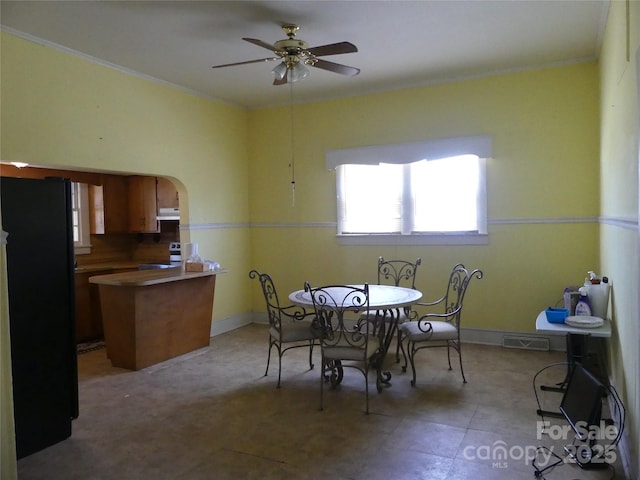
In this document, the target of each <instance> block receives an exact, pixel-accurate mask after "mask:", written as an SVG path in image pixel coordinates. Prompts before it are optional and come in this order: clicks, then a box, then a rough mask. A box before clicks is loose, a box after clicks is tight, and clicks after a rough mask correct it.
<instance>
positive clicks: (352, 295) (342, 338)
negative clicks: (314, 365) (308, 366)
mask: <svg viewBox="0 0 640 480" xmlns="http://www.w3.org/2000/svg"><path fill="white" fill-rule="evenodd" d="M304 288H305V291H306V292H309V293H310V295H311V300H312V302H313V306H314V309H315V314H316V315H315V317H316V318H315V320H314V330H315V332H316V334H317V335H318V337H319V338H320V346H321V351H322V368H321V370H320V410H323V408H324V384H325V382H327V381H328V382H330V383H331V385H332V387H333V388H335V387H337V386H338V385H339V384H340V382H341V381H342V377H343V373H344V368H353V369H356V370H359V371H360V372H361V373H362V374H363V375H364V381H365V413H366V414H369V369H370V367H371V364H372V361H371V360H372V358H373V357H374V355H376V353H377V352H378V351H379V348H380V341H379V338H378V336H377V335H376V333H375V331H376V328H375V322H374V320H373V319H369V318H368V317H363V316H358V315H359V313H360V312H362V311H366V310H368V308H369V285H368V284H365V285H364V286H362V287H356V286H352V285H329V286H323V287H317V288H312V287H311V286H310V285H309V283H308V282H306V283H305V287H304ZM350 313H352V314H355V315H353V316H350V315H349V314H350Z"/></svg>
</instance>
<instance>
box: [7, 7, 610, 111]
mask: <svg viewBox="0 0 640 480" xmlns="http://www.w3.org/2000/svg"><path fill="white" fill-rule="evenodd" d="M608 6H609V0H495V1H494V0H441V1H433V0H422V1H403V0H387V1H380V0H378V1H367V0H360V1H328V0H323V1H317V0H306V1H152V0H146V1H9V0H2V2H0V9H1V10H0V23H1V24H2V28H3V29H4V30H5V31H7V32H10V33H14V34H17V35H20V36H24V37H26V38H28V39H31V40H36V41H44V42H45V43H47V44H54V45H58V46H62V47H63V48H65V49H70V50H73V51H75V52H79V53H80V54H82V55H86V56H90V57H93V58H94V59H99V60H100V61H102V62H106V63H108V64H112V65H114V66H118V68H122V69H125V70H127V71H132V72H136V73H138V74H142V75H145V76H150V77H153V78H155V79H159V80H162V81H164V82H168V83H171V84H174V85H178V86H181V87H183V88H186V89H188V90H191V91H195V92H198V93H200V94H203V95H206V96H207V97H211V98H215V99H219V100H222V101H225V102H229V103H232V104H236V105H241V106H243V107H247V108H260V107H265V106H274V105H281V104H286V103H288V102H289V100H290V95H291V93H292V92H291V91H290V88H289V86H287V85H284V86H273V85H272V81H273V77H272V74H271V69H272V68H273V67H274V66H275V65H276V62H268V63H254V64H250V65H240V66H233V67H228V68H222V69H212V68H211V66H213V65H218V64H224V63H232V62H241V61H246V60H254V59H260V58H267V57H272V56H273V55H272V54H271V53H270V52H269V50H266V49H264V48H261V47H259V46H256V45H253V44H251V43H248V42H245V41H243V40H242V37H250V38H257V39H260V40H263V41H265V42H267V43H270V44H273V43H274V42H276V41H277V40H280V39H283V38H285V35H284V33H283V31H282V30H281V28H280V27H281V25H282V24H284V23H295V24H298V25H299V26H300V31H299V32H298V35H297V37H298V38H300V39H303V40H305V41H306V42H307V43H308V44H309V46H310V47H315V46H319V45H324V44H329V43H335V42H341V41H348V42H351V43H353V44H355V45H356V46H357V47H358V52H357V53H351V54H344V55H335V56H328V57H322V58H323V59H326V60H329V61H332V62H337V63H342V64H346V65H349V66H353V67H357V68H359V69H361V73H360V75H358V76H355V77H345V76H342V75H338V74H335V73H331V72H327V71H324V70H320V69H317V68H312V69H311V74H310V76H309V77H307V78H306V79H304V80H303V81H301V82H299V83H296V84H295V86H294V88H293V96H294V101H295V102H308V101H315V100H325V99H331V98H337V97H344V96H351V95H360V94H365V93H371V92H376V91H384V90H395V89H401V88H406V87H412V86H417V85H424V84H429V83H437V82H443V81H450V80H454V79H461V78H468V77H473V76H482V75H488V74H492V73H500V72H506V71H513V70H520V69H526V68H536V67H541V66H546V65H555V64H562V63H567V62H575V61H583V60H589V59H594V58H596V57H597V54H598V51H599V47H600V42H601V36H602V31H603V28H604V24H605V21H606V15H607V12H608Z"/></svg>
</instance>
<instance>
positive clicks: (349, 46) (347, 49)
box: [307, 42, 358, 57]
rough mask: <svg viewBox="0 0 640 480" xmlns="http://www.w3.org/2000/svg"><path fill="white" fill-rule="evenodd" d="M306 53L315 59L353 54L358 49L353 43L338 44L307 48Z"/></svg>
mask: <svg viewBox="0 0 640 480" xmlns="http://www.w3.org/2000/svg"><path fill="white" fill-rule="evenodd" d="M307 51H308V52H309V53H310V54H311V55H313V56H315V57H323V56H325V55H338V54H340V53H355V52H357V51H358V47H356V46H355V45H354V44H353V43H349V42H339V43H331V44H329V45H320V46H319V47H313V48H309V49H307Z"/></svg>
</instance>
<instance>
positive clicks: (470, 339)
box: [460, 328, 567, 352]
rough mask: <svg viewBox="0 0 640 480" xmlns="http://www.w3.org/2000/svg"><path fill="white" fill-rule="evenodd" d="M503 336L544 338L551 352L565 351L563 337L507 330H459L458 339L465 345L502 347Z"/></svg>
mask: <svg viewBox="0 0 640 480" xmlns="http://www.w3.org/2000/svg"><path fill="white" fill-rule="evenodd" d="M505 335H509V336H515V337H522V338H531V339H537V338H544V339H546V340H548V341H549V348H550V350H553V351H558V352H564V351H566V350H567V344H566V338H565V336H564V335H543V334H540V333H523V332H512V331H508V330H490V329H486V328H461V329H460V339H461V340H462V341H463V342H466V343H478V344H481V345H496V346H500V347H501V346H502V341H503V338H504V336H505Z"/></svg>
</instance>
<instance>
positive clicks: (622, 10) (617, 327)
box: [600, 1, 640, 478]
mask: <svg viewBox="0 0 640 480" xmlns="http://www.w3.org/2000/svg"><path fill="white" fill-rule="evenodd" d="M627 25H628V26H629V28H627ZM638 55H640V3H639V2H634V1H631V2H620V1H615V2H611V7H610V10H609V19H608V23H607V30H606V35H605V37H604V44H603V48H602V55H601V60H600V62H601V69H600V70H601V73H600V77H601V86H602V89H601V91H602V93H601V100H600V102H601V111H602V115H601V116H602V122H601V171H602V176H601V214H602V216H603V225H602V227H601V232H600V245H601V247H600V255H601V258H602V269H603V271H606V272H607V273H608V275H609V276H610V277H611V278H612V279H613V298H612V305H613V310H612V312H613V338H612V340H611V353H610V357H611V358H610V363H611V365H612V368H611V370H612V372H613V378H614V382H615V385H616V387H617V389H618V390H619V391H620V393H621V394H622V395H623V398H624V400H625V403H626V406H627V414H628V415H629V419H628V423H627V426H628V427H629V433H628V438H629V439H630V444H631V447H632V448H631V458H632V461H633V463H634V471H633V475H632V478H638V477H639V476H640V472H639V471H638V465H639V464H640V445H639V442H640V440H639V437H640V387H639V382H638V379H639V378H640V353H639V351H640V349H639V348H638V344H639V343H640V305H639V302H640V299H639V298H638V297H639V294H638V292H640V241H639V238H638V201H639V196H638V162H639V154H638V142H639V141H640V138H639V135H638V129H639V125H640V123H639V122H638V120H639V119H640V109H639V100H638V88H639V82H640V79H639V78H638Z"/></svg>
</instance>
